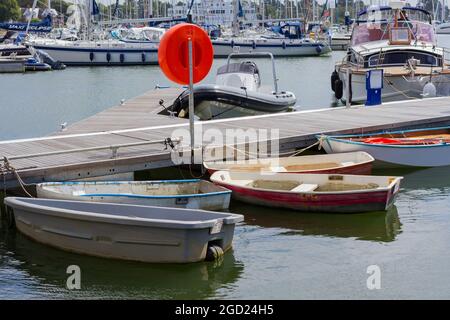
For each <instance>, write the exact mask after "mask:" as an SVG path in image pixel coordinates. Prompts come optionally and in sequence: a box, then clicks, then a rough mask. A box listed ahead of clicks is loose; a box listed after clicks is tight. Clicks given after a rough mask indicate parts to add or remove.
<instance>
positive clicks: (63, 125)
mask: <svg viewBox="0 0 450 320" xmlns="http://www.w3.org/2000/svg"><path fill="white" fill-rule="evenodd" d="M60 126H61V131H64V130H66V127H67V122H63V123H61V124H60Z"/></svg>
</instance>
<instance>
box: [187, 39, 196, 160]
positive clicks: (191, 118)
mask: <svg viewBox="0 0 450 320" xmlns="http://www.w3.org/2000/svg"><path fill="white" fill-rule="evenodd" d="M188 55H189V56H188V59H189V132H190V135H191V164H194V148H195V141H194V62H193V56H192V38H189V39H188Z"/></svg>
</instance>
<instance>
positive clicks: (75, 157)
mask: <svg viewBox="0 0 450 320" xmlns="http://www.w3.org/2000/svg"><path fill="white" fill-rule="evenodd" d="M180 93H181V89H175V88H169V89H155V90H152V91H149V92H147V93H145V94H144V95H141V96H139V97H137V98H134V99H130V100H128V101H125V102H124V103H123V104H121V105H119V106H115V107H112V108H110V109H107V110H105V111H103V112H100V113H98V114H96V115H94V116H92V117H89V118H87V119H85V120H82V121H79V122H77V123H74V124H72V125H70V126H68V127H67V128H66V129H65V130H64V131H62V132H58V133H55V134H52V135H49V136H46V137H41V138H33V139H20V140H10V141H0V157H1V159H3V158H4V157H6V158H8V161H9V163H10V164H11V166H12V167H14V168H15V169H16V170H17V172H18V173H19V174H20V177H21V178H22V179H23V180H24V181H25V182H26V183H38V182H42V181H55V180H57V181H60V180H62V181H64V180H73V179H80V178H90V177H98V176H104V175H110V174H117V173H126V172H133V171H138V170H145V169H151V168H160V167H168V166H172V165H173V162H172V161H171V156H170V151H169V150H168V149H165V146H164V144H163V141H164V140H165V139H166V138H168V137H171V136H172V134H173V132H174V130H176V129H179V128H184V129H188V126H189V123H188V120H187V119H180V118H177V117H169V116H165V115H160V114H158V113H159V112H160V111H161V106H160V105H159V100H160V99H163V100H164V105H165V106H166V107H168V106H170V105H171V104H172V101H174V100H175V99H176V98H177V96H178V95H179V94H180ZM445 124H450V97H445V98H433V99H424V100H414V101H403V102H395V103H386V104H383V105H381V106H376V107H364V106H359V107H351V108H345V107H338V108H326V109H320V110H307V111H297V112H289V113H279V114H270V115H262V116H251V117H241V118H233V119H222V120H212V121H207V122H202V129H203V131H205V130H207V129H210V128H213V129H216V130H220V131H221V132H222V133H225V131H226V130H228V129H242V130H246V129H249V128H253V129H257V130H258V129H278V130H279V136H278V137H276V138H274V139H277V140H278V142H279V148H280V149H279V151H280V152H289V151H293V150H297V149H299V148H302V147H305V146H307V145H310V144H311V143H313V142H315V135H316V134H321V133H357V132H370V131H376V130H383V129H393V128H395V129H400V128H405V129H406V128H420V127H428V126H438V125H445ZM258 139H259V138H258ZM270 139H272V138H270V137H269V140H270ZM252 142H256V141H252ZM1 165H2V161H1V160H0V166H1ZM1 175H2V174H0V186H1V187H2V188H3V185H5V186H6V188H11V187H16V186H17V178H16V176H15V175H14V174H13V173H11V172H8V173H4V174H3V177H1ZM3 182H4V183H3Z"/></svg>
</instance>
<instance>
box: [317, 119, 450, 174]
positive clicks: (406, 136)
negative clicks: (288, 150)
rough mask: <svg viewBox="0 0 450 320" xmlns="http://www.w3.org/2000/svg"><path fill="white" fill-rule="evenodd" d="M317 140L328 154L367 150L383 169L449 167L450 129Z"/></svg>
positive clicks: (341, 136)
mask: <svg viewBox="0 0 450 320" xmlns="http://www.w3.org/2000/svg"><path fill="white" fill-rule="evenodd" d="M317 138H318V139H320V140H321V141H322V146H323V148H324V149H325V151H326V152H327V153H336V152H353V151H365V152H368V153H370V154H371V155H372V156H373V157H374V158H375V160H377V161H378V162H380V164H381V165H384V166H390V167H395V166H413V167H440V166H449V165H450V126H449V127H438V128H427V129H414V130H402V131H385V132H378V133H372V134H361V135H358V134H351V135H335V136H327V135H321V136H317Z"/></svg>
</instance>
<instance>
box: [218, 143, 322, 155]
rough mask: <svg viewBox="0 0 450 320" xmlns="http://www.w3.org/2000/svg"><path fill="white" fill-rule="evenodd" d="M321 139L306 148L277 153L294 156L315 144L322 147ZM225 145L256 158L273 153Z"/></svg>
mask: <svg viewBox="0 0 450 320" xmlns="http://www.w3.org/2000/svg"><path fill="white" fill-rule="evenodd" d="M321 139H322V138H320V139H319V141H317V142H315V143H313V144H311V145H309V146H307V147H305V148H303V149H300V150H294V151H288V152H281V153H277V154H276V155H278V156H289V157H294V156H296V155H299V154H301V153H303V152H305V151H306V150H309V149H311V148H312V147H314V146H317V145H319V147H321V145H322V140H321ZM224 147H225V148H230V149H233V150H235V151H237V152H239V153H241V154H243V155H245V156H254V157H256V158H258V157H260V156H261V155H264V156H266V157H269V156H271V155H272V154H268V153H261V152H256V153H255V152H250V151H245V150H241V149H239V148H236V147H234V146H232V145H224ZM319 150H320V148H319Z"/></svg>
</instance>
